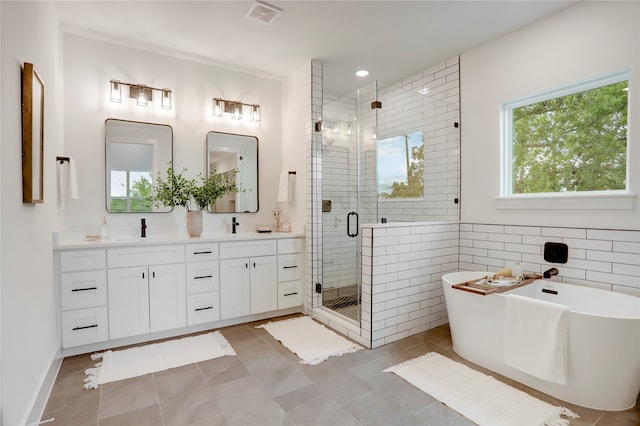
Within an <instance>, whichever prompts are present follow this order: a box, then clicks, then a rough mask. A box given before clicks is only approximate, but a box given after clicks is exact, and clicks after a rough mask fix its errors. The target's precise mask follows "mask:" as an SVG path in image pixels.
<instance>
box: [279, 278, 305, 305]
mask: <svg viewBox="0 0 640 426" xmlns="http://www.w3.org/2000/svg"><path fill="white" fill-rule="evenodd" d="M301 305H302V280H299V281H288V282H286V283H278V309H286V308H293V307H294V306H301Z"/></svg>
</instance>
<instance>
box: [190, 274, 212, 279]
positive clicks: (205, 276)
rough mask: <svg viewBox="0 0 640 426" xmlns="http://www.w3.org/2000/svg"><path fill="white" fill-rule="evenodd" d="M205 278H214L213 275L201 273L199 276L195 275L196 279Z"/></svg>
mask: <svg viewBox="0 0 640 426" xmlns="http://www.w3.org/2000/svg"><path fill="white" fill-rule="evenodd" d="M205 278H213V275H201V276H199V277H193V279H194V280H204V279H205Z"/></svg>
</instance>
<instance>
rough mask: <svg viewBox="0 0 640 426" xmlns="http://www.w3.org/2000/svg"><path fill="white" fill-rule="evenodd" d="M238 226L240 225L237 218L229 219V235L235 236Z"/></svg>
mask: <svg viewBox="0 0 640 426" xmlns="http://www.w3.org/2000/svg"><path fill="white" fill-rule="evenodd" d="M238 226H240V223H239V222H238V218H237V217H235V216H234V217H232V218H231V233H232V234H235V233H236V228H237V227H238Z"/></svg>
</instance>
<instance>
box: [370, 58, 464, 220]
mask: <svg viewBox="0 0 640 426" xmlns="http://www.w3.org/2000/svg"><path fill="white" fill-rule="evenodd" d="M459 80H460V69H459V60H458V57H455V58H452V59H450V60H448V61H446V62H443V63H441V64H439V65H437V66H435V67H432V68H429V69H428V70H425V71H423V72H422V73H420V74H417V75H415V76H413V77H410V78H407V79H404V80H403V82H402V85H401V88H397V87H392V86H386V87H383V88H382V90H380V93H379V94H378V100H381V101H382V109H380V110H379V116H378V135H377V137H378V140H381V139H385V138H388V137H391V136H397V135H401V134H404V133H407V132H412V131H416V130H422V131H423V132H424V133H423V134H424V169H425V170H424V178H425V200H424V201H411V200H407V201H383V202H380V203H379V205H378V216H379V217H387V218H389V220H390V221H393V222H414V221H456V220H458V218H459V214H458V206H459V204H458V203H456V199H457V198H458V197H459V190H460V186H459V176H460V170H459V161H458V160H459V152H460V151H459V142H460V136H459V128H458V127H455V123H457V122H459V121H460V118H459ZM425 95H426V96H425ZM372 167H374V168H375V167H376V166H375V163H372ZM369 174H371V175H372V179H374V180H373V181H375V169H374V170H372V171H370V172H369Z"/></svg>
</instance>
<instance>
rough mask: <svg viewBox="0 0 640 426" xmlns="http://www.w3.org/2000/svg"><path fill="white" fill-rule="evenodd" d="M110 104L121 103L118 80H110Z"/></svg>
mask: <svg viewBox="0 0 640 426" xmlns="http://www.w3.org/2000/svg"><path fill="white" fill-rule="evenodd" d="M111 102H118V103H120V102H122V92H121V91H120V81H119V80H111Z"/></svg>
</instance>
